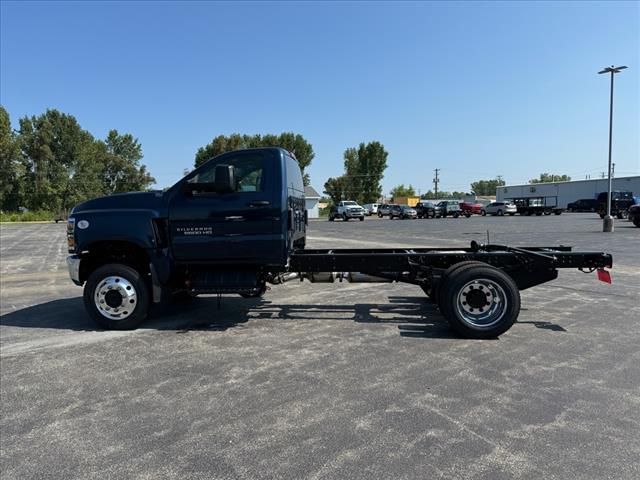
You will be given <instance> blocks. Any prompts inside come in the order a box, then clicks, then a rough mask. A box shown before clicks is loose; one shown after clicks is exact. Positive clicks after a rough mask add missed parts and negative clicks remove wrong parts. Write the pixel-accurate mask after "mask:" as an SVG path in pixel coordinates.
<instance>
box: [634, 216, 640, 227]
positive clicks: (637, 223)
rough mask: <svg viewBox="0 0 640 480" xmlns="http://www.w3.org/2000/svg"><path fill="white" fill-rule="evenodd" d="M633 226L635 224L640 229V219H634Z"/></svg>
mask: <svg viewBox="0 0 640 480" xmlns="http://www.w3.org/2000/svg"><path fill="white" fill-rule="evenodd" d="M633 224H634V225H635V226H636V227H640V217H636V218H634V219H633Z"/></svg>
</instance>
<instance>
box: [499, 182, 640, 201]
mask: <svg viewBox="0 0 640 480" xmlns="http://www.w3.org/2000/svg"><path fill="white" fill-rule="evenodd" d="M607 188H608V180H607V179H606V178H598V179H595V180H575V181H570V182H553V183H533V184H531V183H528V184H526V185H506V186H504V187H498V188H497V189H496V200H497V201H499V202H501V201H504V200H509V199H513V198H523V197H546V198H547V199H548V200H547V205H551V204H552V203H551V202H553V197H555V205H557V206H558V207H562V208H566V207H567V204H568V203H570V202H575V201H576V200H580V199H582V198H590V199H595V198H596V197H597V196H598V194H599V193H600V192H606V191H607ZM611 189H612V190H620V191H626V192H633V195H634V196H640V175H636V176H633V177H619V178H614V179H613V181H612V187H611ZM550 197H551V198H550Z"/></svg>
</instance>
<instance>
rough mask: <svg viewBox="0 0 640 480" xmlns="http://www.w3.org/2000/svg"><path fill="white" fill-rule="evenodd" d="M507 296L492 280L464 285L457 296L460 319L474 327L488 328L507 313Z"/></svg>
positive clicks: (486, 279) (476, 281) (482, 279)
mask: <svg viewBox="0 0 640 480" xmlns="http://www.w3.org/2000/svg"><path fill="white" fill-rule="evenodd" d="M507 307H508V302H507V295H506V293H505V291H504V290H503V288H502V287H501V286H500V285H498V284H497V283H496V282H494V281H493V280H489V279H488V278H479V279H476V280H472V281H470V282H468V283H466V284H465V285H464V286H463V287H462V288H461V289H460V290H459V293H458V296H457V302H456V308H457V310H458V314H459V315H460V318H461V319H462V320H464V321H465V322H466V323H468V324H469V325H472V326H474V327H481V328H488V327H491V326H493V325H495V324H496V323H498V322H499V321H500V320H501V319H502V317H503V316H504V314H505V312H506V311H507Z"/></svg>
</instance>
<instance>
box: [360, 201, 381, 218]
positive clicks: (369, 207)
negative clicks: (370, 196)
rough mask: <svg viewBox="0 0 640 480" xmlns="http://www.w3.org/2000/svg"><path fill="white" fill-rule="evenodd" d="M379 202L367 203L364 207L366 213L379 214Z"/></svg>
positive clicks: (369, 214)
mask: <svg viewBox="0 0 640 480" xmlns="http://www.w3.org/2000/svg"><path fill="white" fill-rule="evenodd" d="M378 207H379V204H377V203H365V204H364V205H363V206H362V208H364V213H365V214H366V215H367V216H369V217H370V216H371V215H377V214H378Z"/></svg>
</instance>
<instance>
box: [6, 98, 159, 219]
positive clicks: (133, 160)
mask: <svg viewBox="0 0 640 480" xmlns="http://www.w3.org/2000/svg"><path fill="white" fill-rule="evenodd" d="M18 143H19V145H20V149H21V157H22V159H21V162H22V164H23V169H24V175H23V179H24V182H23V183H24V185H25V186H24V198H25V206H26V207H28V208H30V209H32V210H39V209H46V210H53V211H55V210H59V209H69V208H70V207H71V206H73V205H74V204H76V203H78V202H81V201H83V200H86V199H88V198H92V197H97V196H101V195H105V194H109V193H114V192H124V191H130V190H144V189H146V188H148V187H149V185H150V184H152V183H153V182H154V181H155V180H154V179H153V177H151V175H149V173H148V172H147V170H146V167H145V166H144V165H140V164H139V161H140V159H141V158H142V148H141V146H140V144H139V142H138V140H137V139H135V138H133V136H132V135H130V134H125V135H120V134H119V133H118V132H117V131H116V130H112V131H110V132H109V135H108V136H107V139H106V141H104V142H103V141H101V140H96V139H95V138H94V137H93V135H91V134H90V133H89V132H87V131H86V130H84V129H82V128H81V127H80V125H79V123H78V121H77V120H76V119H75V117H73V116H72V115H68V114H64V113H61V112H59V111H57V110H47V111H46V112H45V113H43V114H42V115H39V116H32V117H24V118H22V119H20V132H19V135H18Z"/></svg>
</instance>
